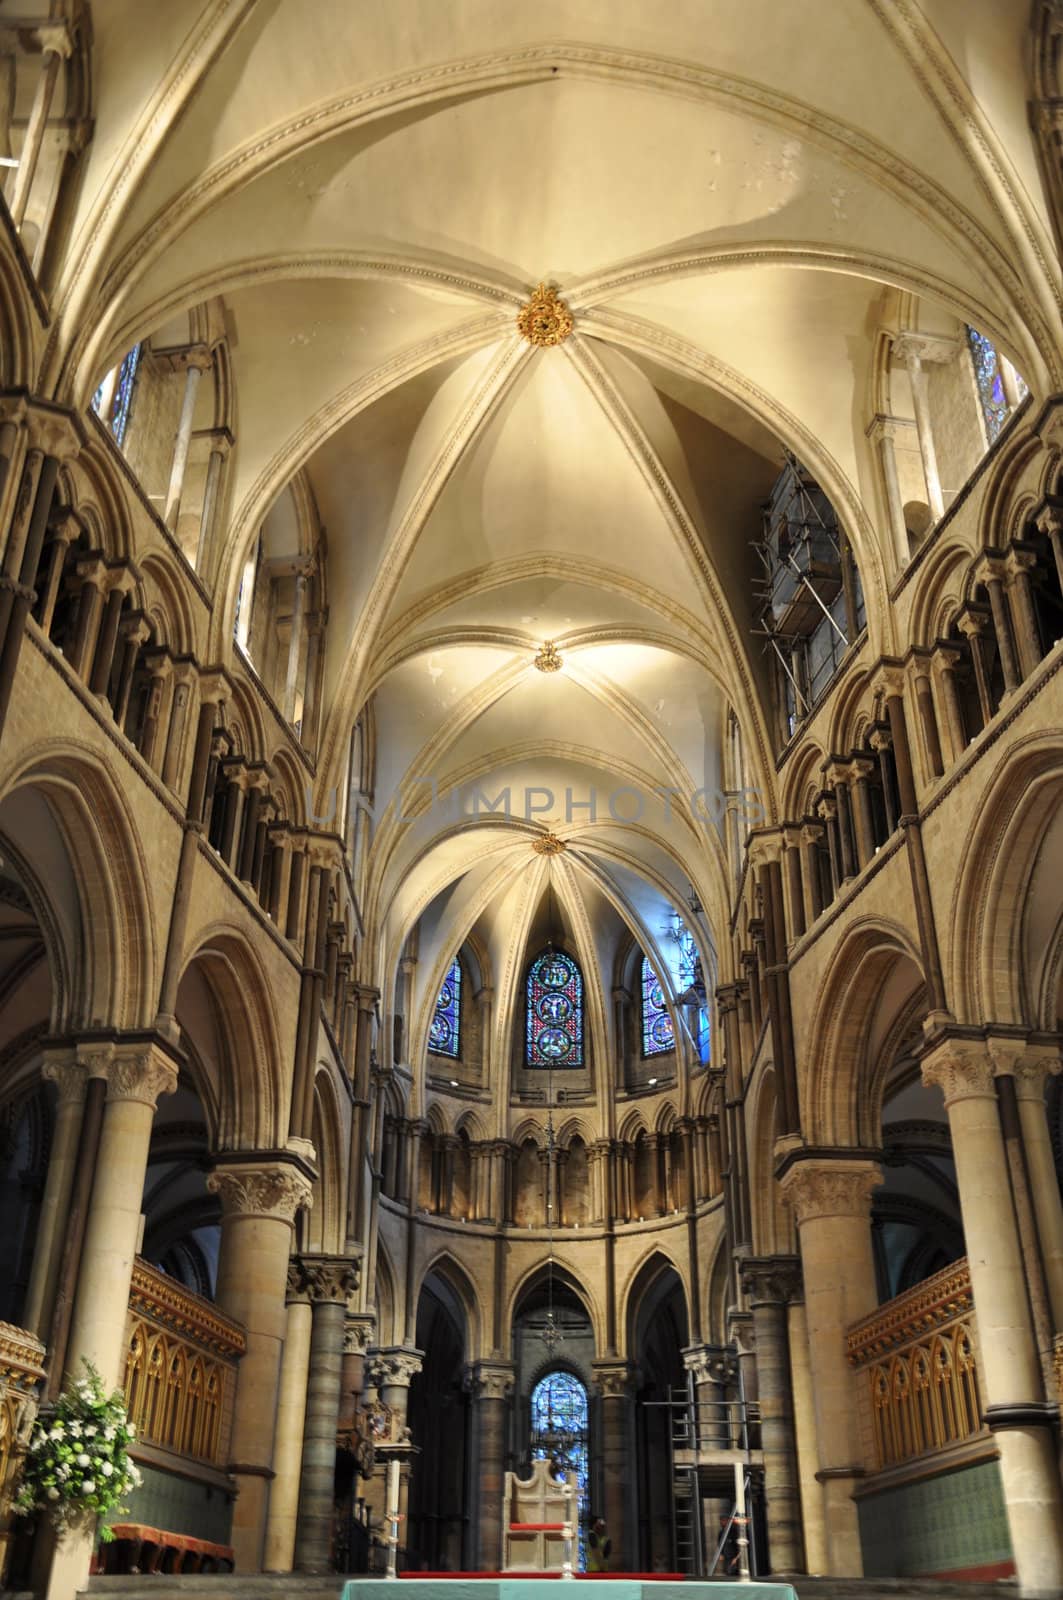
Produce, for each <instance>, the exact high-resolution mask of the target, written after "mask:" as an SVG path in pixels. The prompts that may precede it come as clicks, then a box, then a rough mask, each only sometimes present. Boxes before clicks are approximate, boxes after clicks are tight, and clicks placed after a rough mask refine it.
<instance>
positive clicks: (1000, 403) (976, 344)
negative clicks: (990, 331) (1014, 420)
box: [967, 327, 1030, 444]
mask: <svg viewBox="0 0 1063 1600" xmlns="http://www.w3.org/2000/svg"><path fill="white" fill-rule="evenodd" d="M967 343H968V346H969V347H970V351H971V360H972V361H973V362H974V377H975V382H976V383H977V385H978V398H979V400H980V401H981V402H982V415H983V416H984V417H985V431H986V434H987V435H988V438H989V442H990V444H992V443H993V440H994V439H995V438H996V437H997V435H998V434H999V432H1000V430H1001V428H1002V427H1003V426H1004V424H1005V422H1006V421H1007V420H1008V415H1009V413H1010V411H1011V406H1010V405H1009V403H1008V397H1007V395H1006V394H1005V392H1004V377H1003V373H1002V372H1001V367H1000V356H999V355H998V354H997V351H996V348H995V346H994V345H992V344H991V343H990V341H989V340H988V339H987V338H986V336H985V334H984V333H979V332H978V329H977V328H971V327H969V328H968V329H967ZM1015 385H1016V388H1017V389H1018V392H1019V399H1020V400H1023V399H1025V397H1026V395H1027V394H1029V392H1030V391H1029V388H1028V387H1027V384H1026V383H1025V381H1024V380H1023V379H1022V378H1021V377H1020V376H1019V374H1018V373H1016V374H1015Z"/></svg>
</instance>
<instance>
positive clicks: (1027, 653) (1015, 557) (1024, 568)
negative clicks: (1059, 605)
mask: <svg viewBox="0 0 1063 1600" xmlns="http://www.w3.org/2000/svg"><path fill="white" fill-rule="evenodd" d="M1036 566H1037V557H1036V555H1035V554H1034V552H1033V551H1032V550H1014V549H1012V550H1009V551H1008V553H1007V555H1006V556H1005V558H1004V587H1005V590H1006V592H1007V597H1008V605H1009V607H1010V611H1011V625H1012V629H1013V630H1014V637H1015V642H1016V644H1017V645H1018V650H1019V664H1020V666H1021V668H1022V675H1023V677H1024V678H1028V677H1029V676H1030V673H1031V672H1033V670H1034V668H1035V667H1036V666H1038V665H1039V663H1040V660H1041V633H1040V629H1039V628H1038V626H1037V613H1036V612H1035V610H1034V603H1033V592H1032V590H1031V587H1030V573H1031V571H1032V570H1033V569H1034V568H1035V567H1036Z"/></svg>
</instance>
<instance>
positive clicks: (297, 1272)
mask: <svg viewBox="0 0 1063 1600" xmlns="http://www.w3.org/2000/svg"><path fill="white" fill-rule="evenodd" d="M284 1303H285V1305H286V1306H305V1305H309V1304H310V1291H309V1289H308V1288H307V1286H306V1278H305V1276H304V1274H303V1267H302V1262H301V1261H300V1260H299V1258H298V1256H293V1257H292V1259H291V1260H290V1261H289V1262H288V1280H287V1284H286V1287H285V1291H284Z"/></svg>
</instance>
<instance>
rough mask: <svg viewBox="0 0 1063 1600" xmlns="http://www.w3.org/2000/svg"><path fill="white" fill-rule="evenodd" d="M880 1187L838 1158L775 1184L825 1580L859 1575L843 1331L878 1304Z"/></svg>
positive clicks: (797, 1164)
mask: <svg viewBox="0 0 1063 1600" xmlns="http://www.w3.org/2000/svg"><path fill="white" fill-rule="evenodd" d="M881 1181H882V1174H881V1171H880V1169H879V1167H878V1165H877V1163H875V1162H874V1161H868V1160H862V1159H859V1158H855V1159H854V1158H852V1157H849V1156H846V1155H845V1153H844V1152H839V1156H838V1158H837V1159H835V1160H812V1159H806V1160H794V1161H793V1162H792V1163H791V1165H790V1167H789V1169H788V1170H787V1171H786V1172H785V1173H784V1175H783V1178H782V1190H783V1198H784V1199H785V1201H786V1203H787V1204H788V1205H790V1206H792V1207H793V1211H794V1215H795V1217H796V1219H797V1231H798V1237H799V1239H800V1245H801V1268H802V1273H803V1277H804V1285H805V1306H806V1311H807V1317H808V1342H809V1354H810V1360H811V1370H812V1383H813V1391H814V1398H815V1410H816V1440H817V1444H818V1451H819V1471H818V1472H817V1474H816V1477H817V1479H818V1480H819V1482H820V1484H821V1485H822V1490H823V1521H824V1524H825V1527H826V1535H827V1568H828V1572H829V1573H830V1575H831V1576H832V1577H850V1578H858V1577H860V1576H862V1574H863V1555H862V1552H861V1546H860V1530H859V1525H858V1522H857V1515H856V1506H855V1504H854V1502H853V1498H852V1493H853V1487H854V1485H855V1483H856V1481H857V1480H858V1479H859V1478H861V1477H862V1476H863V1472H864V1468H863V1452H862V1446H861V1441H860V1438H859V1433H858V1428H857V1411H856V1405H855V1395H854V1391H853V1380H852V1374H851V1372H850V1369H849V1365H848V1361H847V1358H846V1344H845V1336H846V1330H847V1329H848V1327H849V1325H850V1324H851V1323H853V1322H856V1321H857V1320H858V1319H859V1318H860V1317H863V1316H866V1315H867V1314H868V1313H869V1312H870V1311H873V1310H874V1309H875V1307H876V1305H877V1304H878V1295H877V1292H876V1287H875V1267H874V1260H873V1257H872V1254H871V1221H870V1219H871V1193H872V1190H873V1189H875V1188H876V1187H877V1185H878V1184H880V1183H881Z"/></svg>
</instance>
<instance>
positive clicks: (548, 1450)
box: [531, 1367, 590, 1571]
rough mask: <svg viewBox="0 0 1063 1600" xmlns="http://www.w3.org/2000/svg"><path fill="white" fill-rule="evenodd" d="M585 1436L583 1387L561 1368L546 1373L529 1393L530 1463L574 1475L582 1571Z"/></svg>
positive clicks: (586, 1463) (586, 1462)
mask: <svg viewBox="0 0 1063 1600" xmlns="http://www.w3.org/2000/svg"><path fill="white" fill-rule="evenodd" d="M587 1434H588V1429H587V1391H586V1389H585V1388H584V1386H583V1384H582V1383H581V1382H580V1381H579V1379H578V1378H577V1377H576V1376H575V1375H574V1374H573V1373H571V1372H565V1371H564V1370H563V1369H562V1368H560V1367H558V1368H557V1369H556V1370H555V1371H553V1372H548V1373H547V1374H546V1376H545V1377H542V1378H540V1379H539V1382H538V1383H537V1384H536V1385H535V1388H534V1389H533V1390H532V1397H531V1455H532V1460H533V1461H553V1462H554V1463H555V1470H556V1471H559V1472H574V1473H575V1474H576V1484H577V1487H578V1491H579V1493H578V1507H579V1510H578V1516H579V1567H580V1570H581V1571H583V1570H585V1568H586V1565H587V1559H586V1550H585V1547H584V1539H585V1530H586V1525H587V1489H588V1484H589V1481H590V1473H589V1460H588V1452H587Z"/></svg>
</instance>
